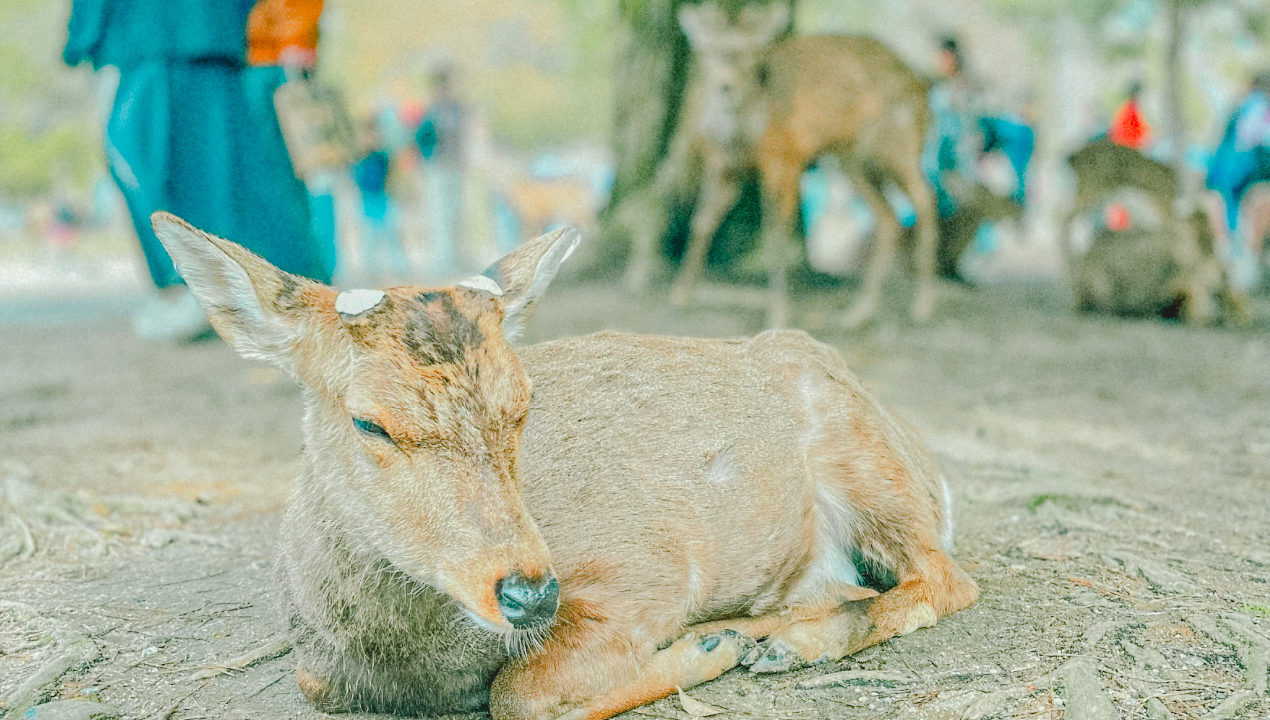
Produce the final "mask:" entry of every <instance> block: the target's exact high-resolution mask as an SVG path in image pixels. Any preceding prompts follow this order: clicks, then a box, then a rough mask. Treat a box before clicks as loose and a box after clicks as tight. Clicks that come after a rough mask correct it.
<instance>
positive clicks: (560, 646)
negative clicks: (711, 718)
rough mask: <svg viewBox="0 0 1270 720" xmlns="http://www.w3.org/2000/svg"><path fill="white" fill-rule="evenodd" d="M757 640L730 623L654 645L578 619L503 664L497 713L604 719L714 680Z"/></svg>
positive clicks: (517, 719)
mask: <svg viewBox="0 0 1270 720" xmlns="http://www.w3.org/2000/svg"><path fill="white" fill-rule="evenodd" d="M601 625H602V624H601ZM754 647H755V644H754V641H753V640H752V639H750V638H749V637H747V636H745V635H743V634H741V633H739V632H736V631H734V630H730V629H724V630H721V631H719V632H715V633H712V634H708V635H702V634H699V633H696V632H689V633H688V634H686V635H684V636H683V637H681V638H680V639H678V640H676V641H675V642H673V643H671V644H670V645H669V646H667V647H666V648H663V649H661V650H655V648H654V647H651V646H645V647H639V643H637V642H636V641H635V640H634V639H633V638H631V637H630V636H629V635H627V634H624V633H622V632H620V631H619V630H617V629H615V628H606V627H596V626H595V625H586V624H583V625H577V626H574V627H572V628H569V629H566V630H564V631H563V632H558V633H556V634H555V635H553V636H552V638H551V639H549V640H548V641H547V643H546V645H545V646H544V647H543V649H542V650H540V651H539V652H537V653H534V654H533V655H530V656H527V657H525V658H521V659H518V660H513V661H512V662H510V663H508V665H507V666H506V667H504V669H503V670H502V671H501V672H500V673H499V674H498V677H497V678H496V679H495V680H494V686H493V688H492V690H491V693H490V714H491V715H492V716H493V717H494V719H495V720H551V719H553V718H568V719H569V720H581V719H583V718H585V719H586V720H603V718H609V717H612V716H614V715H617V714H619V713H622V712H625V711H627V710H630V709H631V708H635V707H639V706H640V705H644V704H646V703H650V702H653V701H654V700H659V699H661V698H664V697H667V696H668V695H670V694H671V693H673V692H675V688H676V687H681V688H684V689H687V688H690V687H694V686H696V685H699V684H701V683H703V682H706V681H707V680H712V679H714V678H716V677H718V676H720V675H722V674H723V673H725V672H727V671H728V670H731V669H732V668H734V667H736V666H737V665H738V664H740V662H741V659H742V658H743V657H744V656H745V655H746V654H747V653H748V652H749V651H750V650H751V649H753V648H754Z"/></svg>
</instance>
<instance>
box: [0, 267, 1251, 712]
mask: <svg viewBox="0 0 1270 720" xmlns="http://www.w3.org/2000/svg"><path fill="white" fill-rule="evenodd" d="M848 294H849V293H848V291H847V290H844V289H824V290H807V291H805V292H804V293H803V294H802V296H801V299H800V302H799V304H798V307H797V310H798V314H797V316H796V318H797V322H798V324H799V325H801V326H802V327H804V328H807V329H809V330H811V331H812V332H813V334H815V335H816V336H817V337H820V338H821V339H823V340H825V341H827V342H829V343H831V344H833V345H835V346H836V347H838V348H839V349H840V350H841V351H842V353H843V354H844V356H845V357H846V358H847V360H848V362H849V363H850V364H851V366H852V367H853V368H854V369H855V371H856V372H857V374H859V375H860V376H861V378H862V379H863V380H864V381H865V383H866V384H867V385H869V386H870V387H872V388H873V389H874V390H875V392H876V394H877V395H878V396H879V397H880V398H882V400H883V401H884V402H886V403H887V404H889V405H891V406H892V407H894V408H895V409H897V410H898V411H899V412H900V413H901V414H902V415H904V416H905V417H907V418H908V419H910V420H911V421H912V422H914V423H915V424H916V425H917V426H918V427H919V428H920V429H921V430H922V431H923V433H924V435H925V437H926V439H927V441H928V442H929V444H930V445H931V447H932V448H933V449H934V450H935V452H936V454H937V455H938V457H939V459H940V461H941V463H942V465H943V468H944V471H945V473H946V474H947V475H948V477H949V479H950V481H951V483H952V485H953V487H954V489H955V496H956V503H957V515H958V526H957V543H958V547H957V552H956V556H957V558H958V559H959V560H960V562H962V563H963V564H964V565H965V567H966V568H968V569H969V571H970V573H971V574H972V575H973V576H974V577H975V578H976V579H977V580H978V581H979V583H980V586H981V588H982V592H983V594H982V599H981V600H980V601H979V602H978V603H977V604H976V605H974V606H973V607H971V608H969V609H967V610H965V611H963V612H961V613H959V614H957V615H954V616H952V617H950V618H947V619H945V620H943V621H941V622H940V624H939V625H938V626H937V627H935V628H931V629H928V630H922V631H919V632H916V633H914V634H912V635H909V636H907V637H903V638H898V639H895V640H892V641H890V642H887V643H885V644H883V645H882V646H879V647H876V648H871V649H869V650H866V651H864V652H862V653H860V654H859V655H857V656H855V657H852V658H848V659H846V660H843V661H841V662H836V663H829V664H826V665H821V666H817V667H811V668H806V669H803V670H800V671H796V672H791V673H786V674H781V675H774V676H753V675H750V674H749V673H748V672H745V671H733V672H730V673H728V674H727V675H725V676H724V677H722V678H720V679H719V680H717V681H715V682H712V683H709V684H707V685H705V686H702V687H700V688H697V689H695V690H693V691H691V695H692V696H694V697H696V698H697V699H699V700H702V701H704V702H707V703H709V704H711V705H714V706H717V707H718V708H723V709H725V711H724V712H723V713H722V714H719V715H715V716H714V717H716V718H722V719H723V720H731V719H733V718H750V717H763V718H791V719H801V718H821V717H823V718H866V717H867V718H892V717H894V718H908V717H917V718H932V719H933V718H981V717H1034V718H1060V717H1067V718H1082V719H1083V718H1095V719H1098V720H1101V719H1102V718H1108V719H1110V718H1115V717H1124V718H1165V717H1175V718H1198V717H1209V718H1223V717H1226V718H1265V717H1268V716H1270V696H1268V695H1267V693H1266V684H1267V661H1268V660H1270V585H1267V580H1268V579H1270V524H1268V522H1267V520H1268V519H1270V324H1268V323H1267V320H1266V318H1270V303H1268V302H1267V301H1266V300H1265V299H1261V300H1259V301H1258V307H1257V312H1258V316H1259V318H1261V320H1260V323H1259V324H1258V325H1256V326H1254V327H1251V328H1216V329H1192V328H1187V327H1184V326H1180V325H1176V324H1169V323H1165V322H1160V321H1151V320H1143V321H1126V320H1119V319H1114V318H1101V317H1082V316H1077V315H1074V314H1073V313H1072V312H1071V311H1070V309H1069V307H1068V301H1067V298H1066V296H1065V294H1064V293H1063V292H1062V291H1061V290H1059V289H1058V288H1057V287H1056V286H1053V285H1047V284H1032V285H1012V286H994V287H987V288H981V289H978V290H973V291H972V290H967V289H963V288H953V287H945V288H943V303H942V305H941V306H940V308H939V311H938V315H937V318H936V319H935V320H934V321H933V322H932V323H930V324H929V325H926V326H921V327H918V326H914V325H912V324H911V323H909V322H908V321H907V320H906V319H905V318H904V317H903V315H902V311H901V310H900V308H901V307H903V303H904V301H905V300H906V299H907V296H906V295H901V294H899V293H898V292H897V293H895V294H893V296H892V297H890V298H889V300H890V305H889V306H888V308H887V310H886V311H885V312H884V313H883V316H882V318H881V319H880V320H879V321H878V322H877V323H875V324H874V325H873V326H872V327H870V328H869V329H867V330H865V331H862V332H858V333H851V334H848V333H845V332H843V331H842V330H840V329H838V326H837V324H836V321H837V319H838V318H839V317H840V315H841V313H842V311H843V309H844V308H845V306H846V301H847V299H848ZM78 302H80V303H82V304H83V307H80V308H79V309H80V310H83V311H86V312H87V311H93V312H94V313H95V314H94V315H93V317H92V318H91V319H90V320H87V321H78V322H76V321H72V320H69V319H68V318H71V317H73V316H74V315H75V313H74V312H68V311H67V307H66V304H65V303H62V304H57V303H45V304H41V303H38V302H25V303H23V304H21V305H20V307H19V305H17V304H15V301H3V302H0V318H5V320H2V321H0V322H7V323H8V324H0V483H2V484H0V701H2V702H4V703H5V705H4V706H3V707H0V716H4V715H5V713H6V711H7V712H8V715H7V717H21V716H22V713H24V712H25V710H26V708H27V707H29V706H30V705H31V704H33V703H36V702H40V701H45V700H50V699H64V698H86V699H94V700H100V701H101V702H104V703H106V704H108V705H111V706H113V707H115V708H117V709H118V710H119V712H120V713H121V714H122V715H124V716H126V717H131V718H138V719H140V718H163V719H165V720H166V719H168V718H172V719H180V720H193V719H194V718H310V717H319V716H321V715H320V713H316V712H314V711H313V710H312V709H310V708H309V707H308V706H307V705H306V703H305V702H304V701H303V699H302V698H301V696H300V694H299V692H298V690H297V689H296V687H295V683H294V680H293V675H292V673H293V671H294V668H293V665H292V661H291V659H290V657H289V656H288V655H287V654H286V652H285V643H283V642H279V641H280V640H282V639H283V638H284V634H283V631H284V626H283V623H282V621H281V619H280V618H279V616H278V614H277V610H276V607H275V599H274V596H273V587H272V580H271V565H272V556H273V546H274V541H275V533H276V528H277V525H278V519H279V513H280V512H281V510H282V508H283V507H284V505H285V503H286V501H287V497H288V494H289V492H290V489H291V485H292V477H293V475H294V473H295V471H296V468H297V458H298V456H299V452H300V442H301V438H300V432H299V418H300V412H301V408H300V402H299V394H298V391H297V390H296V388H294V387H293V386H292V384H291V382H290V380H289V379H287V378H286V377H285V376H283V375H282V374H281V373H279V372H276V371H274V370H272V369H270V368H267V367H265V366H262V365H257V364H253V363H248V362H246V361H243V360H241V359H239V358H238V357H237V356H236V355H234V353H233V352H232V351H230V350H229V349H228V348H227V347H225V346H224V345H223V344H222V343H220V342H219V341H211V342H205V343H201V344H195V345H186V346H165V345H155V344H148V343H143V342H142V341H139V340H137V339H135V338H134V337H133V336H132V335H131V333H130V332H129V329H128V323H127V318H126V315H124V313H123V312H122V311H123V310H125V309H126V308H127V306H128V304H127V303H126V302H123V303H121V302H119V301H117V300H112V299H109V298H104V299H103V300H102V301H101V302H95V301H94V302H92V303H90V302H89V301H78ZM72 309H74V308H72ZM43 318H48V319H49V322H45V321H44V320H43ZM54 319H56V322H55V323H54V322H53V320H54ZM19 320H20V322H18V321H19ZM761 320H762V313H761V307H760V303H759V302H756V295H755V293H754V292H753V291H747V290H738V289H726V288H721V287H718V286H715V287H712V288H706V292H705V293H703V298H702V301H701V302H700V303H699V304H698V305H697V306H696V307H694V308H691V309H688V310H684V311H677V310H674V309H672V308H669V307H667V306H666V304H665V302H664V300H663V298H661V297H659V296H657V295H650V296H649V297H646V298H631V297H629V296H626V295H624V294H621V293H619V292H617V291H615V290H612V289H610V288H608V287H605V286H601V285H586V286H573V287H560V288H558V289H554V290H553V292H552V293H551V294H550V297H549V298H548V300H547V301H546V302H544V303H543V305H542V307H541V308H540V309H539V310H538V312H537V316H536V318H535V320H534V321H533V323H531V328H530V333H531V339H535V340H541V339H546V338H549V337H556V336H560V335H566V334H579V333H585V332H590V331H594V330H598V329H601V328H615V329H622V330H631V331H637V332H659V333H674V334H697V335H711V336H728V335H742V334H750V333H753V332H755V331H757V330H759V329H760V324H761ZM260 655H263V656H264V657H262V658H260V659H259V660H258V661H256V662H252V663H250V664H247V666H246V667H244V668H240V669H234V670H230V671H227V672H225V673H223V674H218V675H214V676H212V677H208V676H209V675H213V673H212V672H210V671H209V668H211V669H215V668H216V667H217V666H218V665H223V664H227V663H230V662H233V661H235V660H242V659H243V658H244V656H246V657H247V659H248V660H250V659H252V656H260ZM235 664H246V663H242V662H238V663H235ZM861 671H867V672H861ZM839 672H846V675H838V676H835V677H831V678H825V676H827V675H829V674H831V673H839ZM816 683H826V684H819V685H816ZM809 685H810V686H809ZM641 716H647V717H666V718H686V717H691V716H690V715H688V714H687V713H685V712H684V710H683V708H682V707H681V704H680V701H679V700H678V699H675V698H670V699H667V700H663V701H660V702H658V703H655V704H653V705H650V706H647V707H644V708H640V709H638V710H636V711H634V712H633V713H631V714H629V715H628V717H641ZM473 717H484V715H476V716H473Z"/></svg>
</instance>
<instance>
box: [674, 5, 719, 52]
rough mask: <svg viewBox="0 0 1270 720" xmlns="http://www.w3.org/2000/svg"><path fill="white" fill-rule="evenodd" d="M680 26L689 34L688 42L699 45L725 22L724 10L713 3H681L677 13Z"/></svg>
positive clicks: (695, 45)
mask: <svg viewBox="0 0 1270 720" xmlns="http://www.w3.org/2000/svg"><path fill="white" fill-rule="evenodd" d="M676 18H677V19H678V20H679V28H680V29H681V30H683V31H684V35H687V36H688V44H689V45H692V46H693V47H699V46H700V45H701V43H702V42H703V41H704V40H705V39H706V38H707V37H709V36H710V35H711V32H712V31H716V32H717V30H718V29H719V28H720V26H722V25H723V24H724V22H725V18H724V17H723V12H722V11H721V10H720V9H719V8H718V7H717V6H715V5H713V4H711V3H702V4H700V5H681V6H680V7H679V12H678V13H677V14H676Z"/></svg>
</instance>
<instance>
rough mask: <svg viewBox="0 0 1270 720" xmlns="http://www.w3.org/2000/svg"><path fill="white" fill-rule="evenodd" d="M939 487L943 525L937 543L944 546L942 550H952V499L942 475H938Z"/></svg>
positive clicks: (946, 481)
mask: <svg viewBox="0 0 1270 720" xmlns="http://www.w3.org/2000/svg"><path fill="white" fill-rule="evenodd" d="M939 487H940V489H941V490H943V496H944V497H943V500H944V526H943V528H941V530H940V533H939V543H940V544H941V545H943V546H944V550H945V551H947V552H952V550H953V501H952V491H951V490H949V489H948V480H947V479H946V478H945V477H944V476H943V475H940V476H939Z"/></svg>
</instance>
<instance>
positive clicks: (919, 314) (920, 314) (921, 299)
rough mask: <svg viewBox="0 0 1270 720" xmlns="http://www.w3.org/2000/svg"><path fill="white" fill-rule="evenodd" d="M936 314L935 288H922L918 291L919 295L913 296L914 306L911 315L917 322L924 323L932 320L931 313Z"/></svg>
mask: <svg viewBox="0 0 1270 720" xmlns="http://www.w3.org/2000/svg"><path fill="white" fill-rule="evenodd" d="M934 314H935V289H934V288H922V289H920V290H918V291H917V297H915V298H913V307H911V308H910V309H909V315H911V316H912V318H913V320H914V321H915V322H919V323H924V322H926V321H927V320H930V317H931V315H934Z"/></svg>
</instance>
